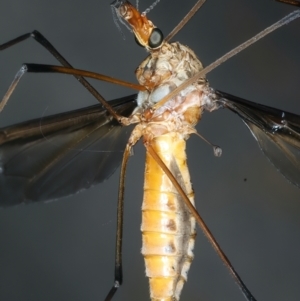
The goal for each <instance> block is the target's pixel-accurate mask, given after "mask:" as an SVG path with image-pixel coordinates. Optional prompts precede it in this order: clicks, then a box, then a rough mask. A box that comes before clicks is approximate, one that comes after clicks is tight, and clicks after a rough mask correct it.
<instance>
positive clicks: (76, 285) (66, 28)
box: [0, 0, 300, 301]
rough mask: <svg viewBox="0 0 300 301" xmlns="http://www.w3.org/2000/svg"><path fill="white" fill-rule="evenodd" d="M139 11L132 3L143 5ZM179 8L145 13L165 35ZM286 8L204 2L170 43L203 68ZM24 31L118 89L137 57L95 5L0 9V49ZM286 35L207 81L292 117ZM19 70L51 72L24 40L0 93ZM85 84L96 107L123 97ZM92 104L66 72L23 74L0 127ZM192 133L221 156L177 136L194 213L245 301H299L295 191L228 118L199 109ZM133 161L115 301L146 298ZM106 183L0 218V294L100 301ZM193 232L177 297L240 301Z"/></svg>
mask: <svg viewBox="0 0 300 301" xmlns="http://www.w3.org/2000/svg"><path fill="white" fill-rule="evenodd" d="M150 4H151V2H149V1H147V3H145V2H144V1H141V3H140V5H141V6H142V9H145V8H146V7H148V6H149V5H150ZM192 4H193V1H187V0H182V1H171V0H168V1H167V0H165V1H162V3H160V4H159V5H158V6H157V7H156V8H155V9H154V11H152V12H151V13H150V14H149V17H150V18H151V19H152V20H153V21H154V22H155V24H157V25H158V26H159V27H160V28H161V29H162V30H163V31H164V32H166V33H168V32H169V31H170V30H171V29H172V28H173V27H174V26H175V24H177V22H178V21H179V20H180V19H181V18H182V16H183V14H185V13H186V12H187V11H188V10H189V8H190V7H191V6H192ZM292 10H293V7H290V6H287V5H283V4H279V3H276V2H274V1H272V0H252V1H249V0H227V1H217V0H208V1H207V3H206V4H205V5H204V7H203V8H202V9H201V11H200V12H199V13H198V14H197V15H196V16H195V17H194V19H193V20H192V21H191V22H190V23H189V24H188V25H187V26H186V28H185V29H184V30H182V32H181V33H180V34H178V35H177V37H176V40H179V41H181V42H182V43H183V44H186V45H189V46H190V47H191V48H192V49H193V50H194V51H195V52H196V53H197V54H198V56H199V57H200V58H201V60H202V62H203V63H204V64H205V65H208V64H209V63H211V62H212V61H214V60H215V59H217V58H219V57H220V56H221V55H223V54H224V53H225V52H227V51H229V50H231V49H232V48H233V47H235V46H237V45H238V44H240V43H242V42H243V41H245V40H246V39H248V38H250V37H251V36H253V35H255V34H256V33H257V32H259V31H261V30H262V29H264V28H265V27H267V26H269V25H270V24H272V23H274V22H275V21H277V20H279V19H280V18H281V17H283V16H285V15H287V14H288V13H289V12H291V11H292ZM33 29H38V30H39V31H41V33H43V34H44V35H45V36H46V37H47V38H48V39H49V40H50V41H51V42H52V43H53V44H54V45H55V46H56V47H57V48H58V50H59V51H61V53H62V54H63V55H65V56H66V58H67V59H68V60H69V61H70V62H71V63H72V64H73V65H74V66H76V67H78V68H81V69H87V70H92V71H97V72H101V73H104V74H107V75H110V76H115V77H118V78H121V79H125V80H127V81H132V82H135V76H134V70H135V68H136V67H137V66H138V64H139V63H140V62H141V60H142V59H143V58H144V57H145V56H146V53H145V51H144V50H143V49H141V48H139V47H137V46H136V45H135V43H134V41H133V38H132V36H131V35H130V34H129V33H127V31H126V29H123V30H124V32H125V34H126V37H127V39H126V40H125V41H123V40H122V37H121V35H120V34H119V33H118V31H117V29H116V27H115V25H114V23H113V20H112V16H111V12H110V7H109V2H108V1H101V0H89V1H80V0H73V1H71V0H59V1H57V0H52V1H35V0H2V1H1V4H0V43H3V42H6V41H8V40H10V39H12V38H14V37H17V36H18V35H20V34H23V33H26V32H29V31H32V30H33ZM299 32H300V20H298V21H295V22H294V23H293V24H290V25H288V26H285V27H284V28H281V29H279V30H278V31H277V32H275V33H273V34H271V35H270V36H268V37H266V38H264V39H263V40H262V41H259V42H258V43H257V44H255V45H254V46H251V47H250V48H249V49H247V50H245V51H243V53H241V54H239V55H237V56H236V57H234V58H232V59H231V60H230V61H228V62H226V63H224V64H223V65H221V66H220V67H218V68H217V69H216V70H214V71H212V72H211V74H209V75H208V79H209V80H210V83H211V86H212V87H214V88H216V89H220V90H223V91H226V92H228V93H232V94H234V95H237V96H240V97H244V98H247V99H249V100H252V101H255V102H259V103H263V104H267V105H270V106H275V107H279V108H284V109H285V110H287V111H291V112H295V113H298V114H300V106H299V79H300V73H299V66H300V56H299V53H300V36H299ZM23 62H34V63H48V64H51V63H52V64H56V61H55V60H54V59H53V58H52V57H51V56H50V55H49V54H48V53H47V52H46V51H45V50H44V49H42V48H41V47H40V46H39V45H38V44H37V43H36V42H35V41H33V40H29V41H26V42H24V43H23V44H21V45H18V46H15V47H13V48H11V49H8V50H6V51H4V52H1V53H0V95H4V93H5V91H6V89H7V88H8V86H9V84H10V83H11V80H12V79H13V77H14V75H15V73H16V72H17V70H18V69H19V68H20V66H21V64H22V63H23ZM93 83H94V82H93ZM95 85H96V87H97V88H98V89H99V91H100V92H101V93H102V94H103V95H104V96H105V97H107V99H113V98H116V97H119V96H122V95H127V94H130V93H132V91H129V90H126V89H122V88H119V87H115V86H112V85H110V84H105V83H96V82H95ZM94 103H96V101H95V100H94V99H93V97H91V96H90V95H89V94H88V93H87V92H86V91H85V90H84V89H83V88H82V87H81V86H80V85H79V84H78V83H77V82H76V80H74V79H73V78H72V77H68V76H57V75H44V74H42V75H35V74H33V75H32V74H30V75H26V76H25V77H24V78H23V79H22V80H21V82H20V84H19V86H18V88H17V90H16V92H15V93H14V94H13V97H12V98H11V100H10V102H9V104H8V105H7V106H6V107H5V110H4V112H3V113H2V114H1V117H0V125H1V126H5V125H8V124H13V123H16V122H19V121H21V120H28V119H30V118H38V117H41V116H43V114H44V112H45V110H46V114H53V113H58V112H62V111H67V110H71V109H75V108H79V107H84V106H87V105H91V104H94ZM197 129H198V131H199V132H200V133H201V134H203V135H204V136H205V137H206V138H207V139H209V140H211V141H212V142H214V143H216V144H218V145H220V146H221V147H222V149H223V156H222V157H221V158H215V157H214V156H213V155H212V151H211V149H210V147H208V146H207V145H206V144H205V143H203V142H202V141H201V140H200V139H199V138H198V137H196V136H194V137H191V139H190V141H189V142H188V149H187V152H188V156H189V165H190V167H191V176H192V180H193V184H194V189H195V193H196V204H197V208H198V210H199V212H200V214H202V216H203V218H204V219H205V220H206V222H207V224H208V225H209V227H210V229H211V231H212V232H213V233H214V235H215V236H216V238H217V239H218V241H219V243H220V244H221V246H222V247H223V249H224V251H225V252H226V254H227V255H228V257H229V258H230V260H231V261H232V263H233V264H234V266H235V268H236V269H237V271H238V272H239V273H240V275H241V276H242V277H243V279H244V281H245V282H246V284H247V285H248V286H249V288H250V290H251V291H252V292H253V294H254V295H255V296H256V298H257V299H258V300H264V301H268V300H272V301H277V300H278V301H279V300H280V301H281V300H288V301H292V300H300V286H299V279H300V256H299V254H300V252H299V251H300V219H299V216H300V192H299V190H298V189H297V188H296V187H293V186H292V185H290V184H289V183H287V182H286V181H285V179H284V178H283V177H282V176H281V175H280V174H279V173H278V172H276V171H275V169H274V168H273V167H272V165H271V164H269V162H268V161H267V160H266V158H265V157H264V155H263V154H262V153H261V152H260V150H259V149H258V147H257V144H256V142H255V140H254V139H253V138H252V136H251V134H250V133H249V131H248V129H247V128H246V127H245V126H244V125H243V123H242V122H241V121H240V120H239V118H238V117H237V116H235V115H233V114H232V113H230V112H226V111H225V110H223V111H220V112H215V113H213V114H208V113H205V116H204V118H203V121H202V123H201V124H200V125H199V126H198V127H197ZM144 157H145V152H144V149H143V146H142V144H141V143H139V144H138V145H137V146H136V148H135V156H134V157H132V158H131V159H130V162H129V167H128V174H127V178H126V184H127V185H126V196H125V201H126V209H125V228H124V277H125V280H124V285H123V286H122V288H121V289H120V291H119V292H118V293H117V295H116V297H115V298H114V300H115V301H118V300H132V301H134V300H148V299H149V296H148V280H147V279H146V278H145V277H144V266H143V258H142V256H141V255H140V248H141V235H140V231H139V227H140V222H141V221H140V215H141V214H140V207H141V200H142V185H143V184H142V178H143V169H144ZM74 172H75V171H74ZM79 176H80V175H79ZM245 178H246V179H247V181H244V179H245ZM57 181H58V184H59V179H57ZM117 187H118V172H116V173H115V174H114V175H113V176H112V177H111V178H110V179H109V180H108V181H106V182H105V183H103V184H101V185H98V186H97V187H94V188H92V189H90V190H88V191H85V192H83V193H80V194H78V195H75V196H71V197H67V198H65V199H62V200H60V201H58V202H52V203H49V204H35V205H28V206H19V207H16V208H11V209H6V210H1V211H0V300H1V301H13V300H17V301H25V300H28V301H29V300H30V301H36V300H38V301H40V300H45V301H46V300H47V301H48V300H55V301H59V300H72V301H76V300H103V299H104V297H105V295H106V293H107V292H108V290H109V289H110V287H111V285H112V282H113V264H114V243H115V221H116V217H115V211H116V200H117ZM198 233H199V234H198V240H197V244H196V247H195V260H194V263H193V265H192V268H191V271H190V273H189V281H188V283H187V284H186V285H185V287H184V290H183V293H182V298H181V300H189V301H192V300H203V301H217V300H231V301H233V300H244V299H243V296H242V294H241V293H240V291H239V290H238V288H237V286H236V285H235V284H234V283H233V280H232V279H231V277H230V276H229V274H228V272H227V270H226V269H225V267H224V266H223V264H222V263H221V261H220V260H219V258H217V256H216V254H215V252H214V251H213V250H212V248H211V246H210V245H209V244H208V243H207V241H206V239H205V238H203V236H202V234H201V232H200V231H198Z"/></svg>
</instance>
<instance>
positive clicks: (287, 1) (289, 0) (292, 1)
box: [276, 0, 300, 6]
mask: <svg viewBox="0 0 300 301" xmlns="http://www.w3.org/2000/svg"><path fill="white" fill-rule="evenodd" d="M276 1H278V2H282V3H285V4H290V5H294V6H300V2H299V1H297V0H276Z"/></svg>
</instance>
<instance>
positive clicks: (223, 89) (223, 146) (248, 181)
mask: <svg viewBox="0 0 300 301" xmlns="http://www.w3.org/2000/svg"><path fill="white" fill-rule="evenodd" d="M284 29H285V30H286V28H284ZM223 90H224V89H223ZM2 115H3V114H2ZM218 143H219V142H218ZM219 144H220V143H219ZM222 146H223V145H222ZM223 148H224V146H223ZM194 182H195V181H194ZM248 182H249V181H247V183H248ZM190 278H192V277H190ZM190 280H191V279H190ZM197 282H198V279H197Z"/></svg>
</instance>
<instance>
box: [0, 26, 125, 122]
mask: <svg viewBox="0 0 300 301" xmlns="http://www.w3.org/2000/svg"><path fill="white" fill-rule="evenodd" d="M28 38H34V39H35V40H36V41H37V42H38V43H39V44H41V45H42V46H43V47H44V48H45V49H46V50H48V51H49V52H50V53H51V54H52V55H53V56H54V57H55V58H56V59H57V60H58V61H59V62H60V63H61V64H62V65H63V66H65V67H68V68H73V66H72V65H71V64H70V63H69V62H68V61H67V60H66V59H65V58H64V57H63V56H62V55H61V54H60V53H59V52H58V51H57V50H56V48H55V47H54V46H53V45H52V44H51V43H50V42H49V41H48V40H47V39H46V38H45V37H44V36H43V35H42V34H41V33H40V32H38V31H37V30H34V31H33V32H31V33H26V34H24V35H21V36H19V37H17V38H15V39H13V40H11V41H8V42H6V43H4V44H2V45H0V51H1V50H5V49H7V48H9V47H12V46H14V45H16V44H18V43H20V42H23V41H25V40H27V39H28ZM25 72H26V70H24V68H21V69H20V70H19V72H18V73H17V75H16V77H15V79H14V81H13V83H12V84H11V86H10V87H9V89H8V91H7V93H6V95H5V96H4V98H3V100H2V102H0V112H1V111H2V109H3V107H4V106H5V105H6V103H7V101H8V100H9V97H10V95H11V93H12V92H13V90H14V89H15V87H16V85H17V83H18V82H19V80H20V78H21V77H22V75H23V74H24V73H25ZM73 75H74V77H75V78H76V79H77V80H78V81H79V82H80V83H81V84H82V85H83V86H84V87H85V88H86V89H87V90H88V91H89V92H90V93H91V94H92V95H93V96H94V97H95V98H96V99H97V100H98V101H99V102H100V103H101V104H102V105H103V106H104V107H105V108H106V109H107V110H108V111H109V112H110V113H111V114H112V116H113V117H114V118H115V119H116V120H118V121H120V119H121V117H120V116H118V114H116V113H115V112H114V110H113V109H112V108H111V106H110V105H109V104H108V103H107V101H106V100H105V98H104V97H103V96H102V95H101V94H100V93H99V92H98V91H97V90H96V89H95V88H94V87H93V86H92V85H91V84H90V83H89V82H88V81H87V80H86V79H85V78H84V77H83V76H81V75H76V74H73Z"/></svg>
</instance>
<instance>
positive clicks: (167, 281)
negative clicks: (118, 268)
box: [141, 132, 196, 301]
mask: <svg viewBox="0 0 300 301" xmlns="http://www.w3.org/2000/svg"><path fill="white" fill-rule="evenodd" d="M151 145H152V147H153V148H154V149H155V151H156V153H157V154H158V155H159V156H160V158H161V159H162V160H163V162H164V163H165V164H166V166H167V167H168V168H169V169H170V171H171V172H172V173H173V174H174V175H176V178H177V181H178V182H179V184H180V185H181V186H182V188H183V189H184V191H185V192H186V194H187V196H188V197H189V199H190V201H191V202H192V204H194V195H193V190H192V186H191V182H190V176H189V171H188V167H187V163H186V153H185V140H184V139H183V138H182V136H181V135H180V134H178V133H174V132H173V133H168V134H165V135H162V136H159V137H156V138H154V139H153V140H152V143H151ZM141 231H142V237H143V246H142V254H143V255H144V258H145V265H146V275H147V277H149V281H150V295H151V300H165V301H167V300H169V301H171V300H174V299H176V300H178V299H179V295H180V292H181V290H182V287H183V284H184V283H185V282H186V280H187V272H188V270H189V268H190V264H191V262H192V259H193V247H194V241H195V235H196V232H195V219H194V218H193V217H192V216H191V214H190V212H189V210H188V209H187V207H186V205H185V204H184V202H183V200H182V198H181V196H180V195H179V194H178V192H177V190H176V189H175V188H174V186H173V184H172V183H171V181H170V180H169V178H168V177H167V176H166V174H165V173H164V172H163V170H162V169H161V167H160V166H159V165H158V164H157V163H156V161H155V160H154V159H153V158H152V157H151V155H149V154H148V153H147V155H146V168H145V184H144V199H143V205H142V225H141Z"/></svg>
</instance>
